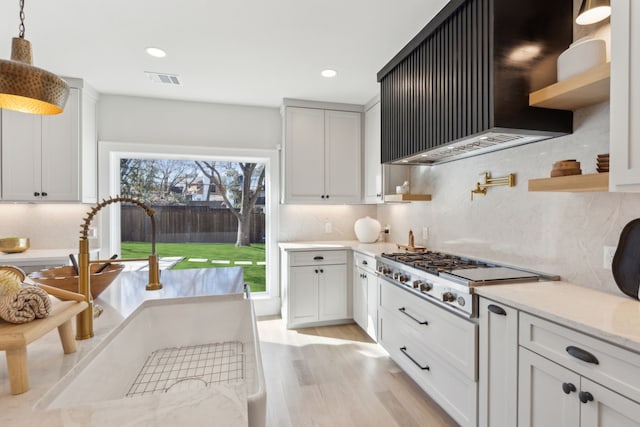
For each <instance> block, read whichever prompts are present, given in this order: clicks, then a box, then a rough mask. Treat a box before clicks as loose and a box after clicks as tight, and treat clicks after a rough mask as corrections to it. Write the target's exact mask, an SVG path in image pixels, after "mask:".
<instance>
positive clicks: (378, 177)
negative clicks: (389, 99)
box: [364, 102, 383, 203]
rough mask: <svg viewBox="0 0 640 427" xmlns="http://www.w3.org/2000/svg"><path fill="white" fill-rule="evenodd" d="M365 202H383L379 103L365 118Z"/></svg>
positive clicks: (367, 112)
mask: <svg viewBox="0 0 640 427" xmlns="http://www.w3.org/2000/svg"><path fill="white" fill-rule="evenodd" d="M364 201H365V202H366V203H379V202H382V201H383V199H382V164H381V162H380V103H379V102H377V103H376V104H374V105H373V106H372V107H371V108H370V109H368V110H367V111H366V112H365V116H364Z"/></svg>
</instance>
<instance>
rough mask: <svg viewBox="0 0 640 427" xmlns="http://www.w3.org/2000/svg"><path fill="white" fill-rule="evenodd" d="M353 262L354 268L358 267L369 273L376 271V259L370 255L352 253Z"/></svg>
mask: <svg viewBox="0 0 640 427" xmlns="http://www.w3.org/2000/svg"><path fill="white" fill-rule="evenodd" d="M353 261H354V264H355V265H356V267H360V268H362V269H364V270H367V271H369V272H370V273H375V271H376V259H375V258H374V257H372V256H370V255H365V254H361V253H360V252H354V253H353Z"/></svg>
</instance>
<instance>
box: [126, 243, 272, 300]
mask: <svg viewBox="0 0 640 427" xmlns="http://www.w3.org/2000/svg"><path fill="white" fill-rule="evenodd" d="M121 251H122V258H144V257H147V256H149V254H150V253H151V243H147V242H122V244H121ZM156 251H157V252H158V256H159V257H175V256H181V257H184V258H185V259H184V260H183V261H181V262H179V263H178V264H176V265H175V266H174V267H173V268H172V270H182V269H186V268H219V267H233V266H234V264H233V263H234V261H252V262H253V265H243V266H241V267H243V269H244V282H245V283H248V284H249V285H250V286H251V292H264V291H265V288H266V285H265V283H266V281H265V276H266V274H265V266H264V265H256V262H257V261H263V262H264V261H265V252H264V244H252V245H251V246H249V247H241V248H237V247H235V246H234V245H233V244H230V243H157V244H156ZM189 258H206V259H207V262H190V261H187V260H188V259H189ZM211 260H229V261H231V262H230V264H228V265H224V264H212V263H211Z"/></svg>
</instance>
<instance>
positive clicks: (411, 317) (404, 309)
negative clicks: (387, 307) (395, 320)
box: [398, 307, 429, 326]
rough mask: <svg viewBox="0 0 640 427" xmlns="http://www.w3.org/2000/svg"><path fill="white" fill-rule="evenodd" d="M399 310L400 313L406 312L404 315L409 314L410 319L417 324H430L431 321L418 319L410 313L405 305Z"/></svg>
mask: <svg viewBox="0 0 640 427" xmlns="http://www.w3.org/2000/svg"><path fill="white" fill-rule="evenodd" d="M398 311H399V312H400V313H402V314H404V315H405V316H407V317H408V318H409V319H411V320H413V321H414V322H416V323H417V324H419V325H425V326H426V325H428V324H429V322H427V321H426V320H424V321H420V320H418V319H416V318H415V317H413V316H412V315H410V314H409V313H407V309H406V308H405V307H400V308H399V309H398Z"/></svg>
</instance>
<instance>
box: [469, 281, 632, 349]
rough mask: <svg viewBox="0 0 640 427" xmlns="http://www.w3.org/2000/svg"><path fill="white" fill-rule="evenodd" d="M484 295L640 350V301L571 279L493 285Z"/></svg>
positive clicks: (482, 289)
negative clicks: (574, 282) (585, 285)
mask: <svg viewBox="0 0 640 427" xmlns="http://www.w3.org/2000/svg"><path fill="white" fill-rule="evenodd" d="M476 293H477V294H478V295H480V296H483V297H486V298H489V299H492V300H494V301H497V302H501V303H504V304H506V305H509V306H511V307H514V308H517V309H519V310H522V311H526V312H528V313H531V314H533V315H536V316H539V317H544V318H546V319H548V320H551V321H553V322H556V323H559V324H561V325H563V326H567V327H570V328H573V329H575V330H577V331H579V332H583V333H586V334H589V335H591V336H593V337H595V338H598V339H601V340H604V341H607V342H610V343H612V344H616V345H619V346H621V347H624V348H627V349H629V350H633V351H635V352H638V353H640V301H638V300H635V299H632V298H630V297H627V296H624V295H614V294H609V293H605V292H601V291H598V290H595V289H590V288H586V287H584V286H577V285H573V284H571V283H567V282H561V281H557V282H556V281H554V282H539V283H522V284H509V285H492V286H484V287H478V288H476Z"/></svg>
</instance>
